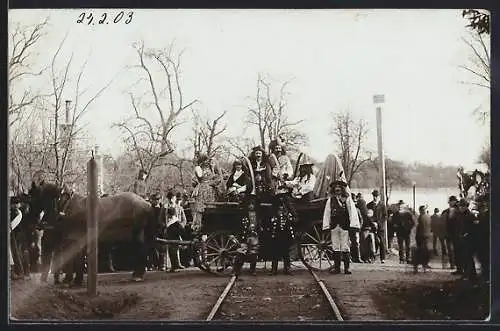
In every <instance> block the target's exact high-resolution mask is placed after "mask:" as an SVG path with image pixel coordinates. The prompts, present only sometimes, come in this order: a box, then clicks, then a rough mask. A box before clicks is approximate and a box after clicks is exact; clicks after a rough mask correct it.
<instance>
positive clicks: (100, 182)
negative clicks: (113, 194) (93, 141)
mask: <svg viewBox="0 0 500 331" xmlns="http://www.w3.org/2000/svg"><path fill="white" fill-rule="evenodd" d="M94 150H95V157H96V160H97V169H98V170H97V194H98V195H99V196H102V195H103V194H104V166H103V155H102V154H99V145H95V146H94Z"/></svg>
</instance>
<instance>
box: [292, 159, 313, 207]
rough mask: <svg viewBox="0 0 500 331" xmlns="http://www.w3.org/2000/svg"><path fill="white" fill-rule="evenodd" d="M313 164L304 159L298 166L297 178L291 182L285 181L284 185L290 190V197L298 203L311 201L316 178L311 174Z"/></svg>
mask: <svg viewBox="0 0 500 331" xmlns="http://www.w3.org/2000/svg"><path fill="white" fill-rule="evenodd" d="M313 165H314V163H313V162H312V161H311V160H310V159H308V158H304V161H303V162H302V163H301V164H300V166H299V176H298V177H297V178H294V180H292V181H287V182H286V185H287V186H289V187H291V188H292V196H293V197H294V198H295V199H297V200H298V201H303V202H309V201H311V200H312V199H313V190H314V185H315V184H316V176H315V175H314V173H313V169H312V167H313Z"/></svg>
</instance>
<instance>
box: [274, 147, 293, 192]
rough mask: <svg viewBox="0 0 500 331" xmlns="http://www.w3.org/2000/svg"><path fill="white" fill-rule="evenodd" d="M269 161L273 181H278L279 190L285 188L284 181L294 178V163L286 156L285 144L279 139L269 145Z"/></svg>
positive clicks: (276, 185)
mask: <svg viewBox="0 0 500 331" xmlns="http://www.w3.org/2000/svg"><path fill="white" fill-rule="evenodd" d="M269 153H270V154H269V161H270V164H271V169H272V170H271V172H272V177H273V180H275V181H276V184H275V187H276V189H277V190H279V189H280V188H282V187H283V186H284V181H287V180H289V179H291V178H292V177H293V167H292V162H291V161H290V158H289V157H288V155H286V151H285V146H284V142H283V141H282V140H281V139H280V138H278V139H275V140H272V141H271V142H270V143H269Z"/></svg>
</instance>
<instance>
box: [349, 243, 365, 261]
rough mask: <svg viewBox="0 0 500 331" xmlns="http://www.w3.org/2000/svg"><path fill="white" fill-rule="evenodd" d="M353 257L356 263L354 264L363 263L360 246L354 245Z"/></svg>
mask: <svg viewBox="0 0 500 331" xmlns="http://www.w3.org/2000/svg"><path fill="white" fill-rule="evenodd" d="M351 257H352V262H354V263H362V262H361V252H360V250H359V246H358V245H353V250H352V253H351Z"/></svg>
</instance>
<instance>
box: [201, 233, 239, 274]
mask: <svg viewBox="0 0 500 331" xmlns="http://www.w3.org/2000/svg"><path fill="white" fill-rule="evenodd" d="M231 236H232V233H231V232H230V231H216V232H213V233H211V234H209V235H208V238H207V240H206V245H205V246H206V251H205V252H201V251H199V252H198V254H197V255H198V256H196V258H197V259H198V261H200V263H199V264H198V268H200V269H201V270H203V271H205V272H210V273H212V274H216V275H219V276H227V275H230V274H231V273H232V272H233V267H234V260H235V257H236V250H237V248H238V245H237V243H236V242H234V241H233V240H232V239H231Z"/></svg>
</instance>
